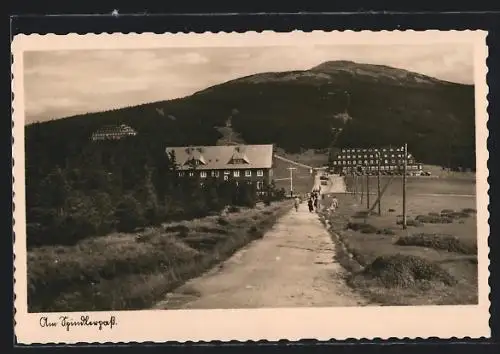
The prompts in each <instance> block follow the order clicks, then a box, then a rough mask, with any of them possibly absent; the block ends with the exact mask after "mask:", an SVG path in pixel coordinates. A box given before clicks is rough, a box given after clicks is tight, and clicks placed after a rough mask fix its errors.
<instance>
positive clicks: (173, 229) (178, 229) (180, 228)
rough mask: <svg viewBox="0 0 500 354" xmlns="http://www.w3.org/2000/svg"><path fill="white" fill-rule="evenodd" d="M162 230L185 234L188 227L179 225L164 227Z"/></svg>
mask: <svg viewBox="0 0 500 354" xmlns="http://www.w3.org/2000/svg"><path fill="white" fill-rule="evenodd" d="M163 230H165V232H179V233H186V232H189V227H188V226H186V225H182V224H181V225H173V226H165V227H164V228H163Z"/></svg>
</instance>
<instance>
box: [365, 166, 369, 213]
mask: <svg viewBox="0 0 500 354" xmlns="http://www.w3.org/2000/svg"><path fill="white" fill-rule="evenodd" d="M366 209H370V175H369V174H368V171H366Z"/></svg>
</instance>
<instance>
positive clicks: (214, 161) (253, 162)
mask: <svg viewBox="0 0 500 354" xmlns="http://www.w3.org/2000/svg"><path fill="white" fill-rule="evenodd" d="M172 152H173V153H174V155H175V160H176V163H177V165H178V168H179V169H182V170H187V169H191V168H192V164H191V163H189V162H190V161H191V162H193V161H199V162H198V163H197V165H196V169H199V170H212V169H214V170H223V169H252V168H263V169H265V168H271V167H272V164H273V146H272V145H218V146H196V147H186V146H183V147H167V148H166V153H167V154H170V153H172Z"/></svg>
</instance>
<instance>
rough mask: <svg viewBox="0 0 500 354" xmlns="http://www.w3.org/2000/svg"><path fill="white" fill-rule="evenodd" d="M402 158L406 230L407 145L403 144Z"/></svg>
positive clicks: (404, 227)
mask: <svg viewBox="0 0 500 354" xmlns="http://www.w3.org/2000/svg"><path fill="white" fill-rule="evenodd" d="M403 150H404V160H403V230H406V163H407V160H408V146H407V144H406V143H405V146H404V149H403Z"/></svg>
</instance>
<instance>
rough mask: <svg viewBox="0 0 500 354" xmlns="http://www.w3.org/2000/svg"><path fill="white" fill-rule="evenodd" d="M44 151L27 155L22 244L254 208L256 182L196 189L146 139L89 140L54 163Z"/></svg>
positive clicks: (273, 194) (64, 241) (66, 241)
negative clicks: (235, 208) (25, 238)
mask: <svg viewBox="0 0 500 354" xmlns="http://www.w3.org/2000/svg"><path fill="white" fill-rule="evenodd" d="M28 141H30V140H29V139H28ZM66 151H67V150H66ZM30 152H31V153H30ZM61 152H64V151H61ZM54 153H55V154H56V155H55V156H52V157H54V160H55V159H57V157H58V155H57V150H54ZM61 155H62V154H61ZM44 156H47V155H46V153H45V152H44V151H41V152H40V151H33V150H31V151H28V153H27V161H28V164H27V181H26V182H27V183H26V188H27V193H26V195H27V221H28V223H27V236H28V247H33V246H41V245H45V244H60V245H71V244H75V243H76V242H78V241H79V240H81V239H83V238H86V237H92V236H98V235H104V234H106V233H109V232H111V231H119V232H132V231H134V230H136V229H137V228H141V227H144V226H150V225H158V224H160V223H161V222H165V221H173V220H185V219H191V218H196V217H202V216H206V215H208V214H210V213H213V212H218V211H220V210H222V209H223V208H224V207H225V206H227V205H238V206H247V207H253V206H254V205H255V203H256V201H257V195H256V190H255V186H254V185H248V184H243V185H240V186H236V185H235V184H233V183H231V182H219V181H217V180H210V179H208V180H205V181H204V184H203V186H201V185H200V183H199V182H200V181H199V180H196V179H182V178H179V177H178V176H177V173H176V167H175V156H167V155H166V154H165V146H164V145H161V144H158V142H157V141H155V140H154V139H152V137H149V136H142V137H141V136H137V137H128V138H124V139H121V140H117V141H100V142H91V141H88V142H86V143H83V144H82V147H81V150H79V151H75V153H74V154H71V155H70V154H65V156H64V158H62V157H61V160H60V161H59V163H54V160H52V161H50V159H48V160H49V161H47V160H43V159H44ZM35 158H36V160H35V161H33V159H35ZM268 191H269V193H268V196H267V197H266V198H267V199H266V200H265V201H266V202H269V201H270V200H271V199H281V198H282V197H283V192H282V191H276V190H274V189H273V186H272V185H270V186H268Z"/></svg>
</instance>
